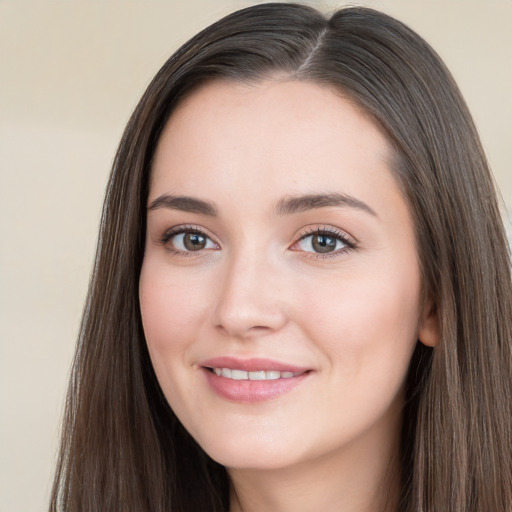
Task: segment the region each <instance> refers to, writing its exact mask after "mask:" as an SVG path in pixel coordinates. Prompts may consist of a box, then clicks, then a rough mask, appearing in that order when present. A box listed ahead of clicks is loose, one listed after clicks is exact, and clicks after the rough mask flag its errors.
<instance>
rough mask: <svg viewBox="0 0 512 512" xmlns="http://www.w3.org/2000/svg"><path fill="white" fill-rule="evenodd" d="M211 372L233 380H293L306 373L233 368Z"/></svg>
mask: <svg viewBox="0 0 512 512" xmlns="http://www.w3.org/2000/svg"><path fill="white" fill-rule="evenodd" d="M209 370H210V371H211V372H213V373H215V375H217V376H218V377H225V378H226V379H232V380H278V379H292V378H293V377H298V376H299V375H301V374H302V373H304V372H290V371H283V372H281V371H276V370H257V371H250V372H249V371H245V370H238V369H234V368H233V369H232V368H209Z"/></svg>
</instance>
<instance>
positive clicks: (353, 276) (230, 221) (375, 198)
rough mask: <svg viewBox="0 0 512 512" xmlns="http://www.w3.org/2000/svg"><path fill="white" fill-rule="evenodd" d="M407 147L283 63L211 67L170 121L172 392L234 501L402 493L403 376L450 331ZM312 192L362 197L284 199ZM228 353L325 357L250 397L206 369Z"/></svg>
mask: <svg viewBox="0 0 512 512" xmlns="http://www.w3.org/2000/svg"><path fill="white" fill-rule="evenodd" d="M391 159H392V154H391V150H390V147H389V144H388V142H387V141H386V139H385V137H384V136H383V134H382V133H381V132H380V131H379V129H378V128H377V127H376V126H375V124H374V123H373V122H372V121H371V120H370V119H369V118H368V117H367V116H365V115H364V114H363V113H361V111H360V110H358V109H357V108H356V107H355V106H354V105H353V104H352V103H351V102H350V101H349V100H348V99H346V98H343V97H341V96H340V95H339V94H337V93H336V92H335V91H333V90H331V89H329V88H327V87H324V86H319V85H316V84H313V83H307V82H299V81H294V80H286V79H277V78H276V79H269V80H267V81H265V82H263V83H259V84H256V85H253V86H248V85H242V84H235V83H226V82H213V83H209V84H207V85H205V86H203V87H202V88H201V89H199V90H198V91H196V92H195V93H194V94H193V95H191V96H190V97H188V98H187V99H186V100H185V101H184V102H182V103H181V104H180V105H179V107H178V108H177V110H176V111H175V112H174V113H173V115H172V117H171V119H170V121H169V122H168V124H167V126H166V128H165V130H164V132H163V134H162V136H161V139H160V141H159V144H158V147H157V151H156V155H155V159H154V164H153V169H152V176H151V183H150V192H149V199H148V206H151V205H153V206H154V207H152V208H151V207H150V208H149V209H148V219H147V239H146V248H145V256H144V261H143V266H142V271H141V276H140V303H141V312H142V318H143V325H144V330H145V334H146V338H147V343H148V348H149V352H150V356H151V359H152V362H153V365H154V369H155V372H156V375H157V377H158V380H159V382H160V385H161V387H162V389H163V391H164V393H165V396H166V397H167V400H168V401H169V403H170V405H171V407H172V408H173V410H174V411H175V413H176V414H177V416H178V417H179V418H180V420H181V421H182V423H183V424H184V426H185V427H186V428H187V430H188V431H189V432H190V433H191V435H192V436H193V437H194V438H195V439H196V440H197V441H198V442H199V444H200V445H201V446H202V447H203V449H204V450H205V451H206V452H207V453H208V454H209V455H210V456H211V457H212V458H213V459H215V460H217V461H218V462H220V463H221V464H224V465H225V466H226V467H227V468H228V472H229V475H230V477H231V481H232V500H231V501H232V507H231V510H232V511H239V510H243V511H252V510H254V511H256V510H257V511H259V512H262V511H273V512H276V511H280V512H285V511H288V510H290V511H292V510H293V511H294V512H297V511H307V510H332V504H333V503H336V504H337V505H336V507H337V508H336V509H337V510H343V511H345V512H350V511H353V512H355V511H357V512H363V511H368V512H370V511H372V512H375V511H377V510H393V509H394V508H395V507H396V490H397V485H398V478H397V477H398V472H397V470H398V468H397V465H396V455H397V446H398V440H399V430H400V425H401V408H402V404H403V383H404V378H405V375H406V372H407V368H408V364H409V361H410V358H411V355H412V351H413V349H414V347H415V344H416V342H417V340H418V338H420V339H421V340H422V341H424V342H426V343H433V342H434V340H435V337H436V332H435V319H434V318H433V317H432V314H431V313H430V310H429V308H428V307H427V305H424V304H422V303H421V300H420V295H421V293H420V292H421V282H420V270H419V265H418V259H417V253H416V247H415V239H414V229H413V226H412V223H411V217H410V212H409V209H408V206H407V203H406V201H405V199H404V197H403V195H402V193H401V192H400V190H399V188H398V186H397V184H396V182H395V180H394V178H393V176H392V173H391V170H390V165H389V162H390V161H391ZM165 194H168V195H169V194H172V195H173V196H190V197H193V198H198V199H200V200H203V201H207V202H208V203H209V204H211V205H212V206H213V207H214V208H215V210H216V215H215V216H212V215H206V214H205V212H202V213H201V212H197V211H183V209H181V208H182V207H183V205H181V206H180V207H179V208H178V207H176V204H174V205H171V204H170V203H168V204H167V205H165V204H157V205H154V201H155V200H156V199H158V198H161V197H162V196H163V195H165ZM312 194H344V195H349V196H350V197H351V198H352V199H353V201H351V202H349V204H337V205H330V206H325V207H314V208H308V207H306V206H305V207H304V209H302V210H300V211H294V212H291V213H290V212H288V213H283V212H276V208H277V206H278V205H279V204H282V201H283V200H286V199H287V198H290V197H295V196H304V195H312ZM280 202H281V203H280ZM363 203H364V205H363ZM316 206H318V205H316ZM210 213H212V212H210ZM180 226H181V227H182V228H183V229H185V230H187V229H188V230H189V231H190V229H191V227H193V229H194V230H195V231H201V232H202V233H204V236H207V237H208V238H205V239H204V240H206V241H207V243H206V245H205V246H204V249H202V250H199V251H193V250H187V247H186V246H184V245H183V244H182V242H183V235H174V236H173V237H172V236H171V237H169V236H167V237H166V233H167V235H168V231H169V229H170V228H175V227H176V228H179V227H180ZM315 230H316V231H318V230H328V231H329V236H330V237H331V238H330V242H331V243H333V244H335V246H334V250H333V251H331V252H328V253H320V254H319V253H317V252H315V251H316V249H315V247H318V246H314V245H312V242H313V235H311V233H312V232H315ZM331 232H334V233H331ZM343 239H345V240H346V241H347V243H345V242H343ZM348 244H350V245H353V247H349V245H348ZM324 256H325V257H324ZM219 356H233V357H237V358H240V359H247V358H251V357H264V358H267V359H272V360H274V361H279V362H283V363H288V364H293V365H296V366H300V367H304V368H307V369H308V374H307V378H305V379H303V380H302V381H301V382H300V383H299V384H298V385H296V386H295V387H294V388H293V389H291V390H290V391H288V392H287V393H284V394H282V395H278V396H277V397H274V398H272V399H269V400H265V401H262V402H256V403H240V402H236V401H232V400H228V399H226V398H224V397H221V396H219V395H218V394H216V393H215V392H214V391H213V390H212V388H211V387H210V386H209V384H208V382H207V379H206V378H205V370H204V368H202V363H203V362H204V361H206V360H207V359H210V358H213V357H219Z"/></svg>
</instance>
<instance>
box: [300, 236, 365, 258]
mask: <svg viewBox="0 0 512 512" xmlns="http://www.w3.org/2000/svg"><path fill="white" fill-rule="evenodd" d="M293 247H294V248H293V250H300V251H304V252H310V253H315V254H327V253H338V252H339V253H342V252H344V251H345V250H348V249H351V248H353V247H355V245H354V243H353V242H351V241H350V240H349V239H348V238H347V237H346V236H345V235H344V234H342V233H339V234H338V233H331V232H330V231H320V230H319V231H317V232H315V233H311V234H309V235H305V236H303V237H302V238H301V239H300V240H299V241H298V242H297V243H296V244H295V245H294V246H293Z"/></svg>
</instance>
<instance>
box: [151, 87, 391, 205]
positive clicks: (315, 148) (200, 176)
mask: <svg viewBox="0 0 512 512" xmlns="http://www.w3.org/2000/svg"><path fill="white" fill-rule="evenodd" d="M391 156H392V154H391V149H390V145H389V144H388V142H387V140H386V138H385V137H384V135H383V134H382V133H381V131H380V129H379V128H378V127H377V125H376V124H375V123H373V122H372V121H371V120H370V118H369V116H367V115H365V114H364V113H362V112H361V110H360V109H359V108H358V107H357V106H355V105H354V103H353V102H352V101H350V100H349V99H347V98H345V97H342V96H341V95H340V94H339V93H338V92H337V91H335V90H333V89H332V88H330V87H327V86H322V85H318V84H315V83H311V82H303V81H295V80H267V81H265V82H262V83H258V84H254V85H246V84H240V83H233V82H225V81H215V82H211V83H208V84H206V85H204V86H202V87H201V88H200V89H198V90H197V91H195V92H194V93H193V94H192V95H190V96H189V97H187V98H186V99H185V100H183V101H182V102H181V103H180V104H179V105H178V107H177V109H176V110H175V111H174V113H173V114H172V116H171V118H170V120H169V121H168V123H167V125H166V127H165V129H164V131H163V133H162V136H161V138H160V140H159V143H158V146H157V151H156V154H155V158H154V163H153V169H152V179H151V189H150V195H151V196H152V197H153V198H154V197H155V196H157V195H158V194H162V193H169V191H170V190H173V189H179V193H182V194H188V195H197V194H202V193H208V194H215V193H217V192H218V193H224V195H227V196H228V197H229V198H233V195H232V194H236V195H237V196H240V197H242V196H245V195H247V199H250V198H251V197H254V196H255V195H257V194H258V193H261V194H262V195H263V196H264V197H265V198H269V199H271V197H272V196H275V197H274V199H276V200H277V198H278V197H280V196H281V195H282V194H283V193H284V194H301V193H310V192H312V191H313V192H319V191H322V192H325V191H328V190H327V189H329V191H331V189H336V190H335V191H337V192H343V193H349V194H355V193H356V192H357V193H358V194H361V193H363V195H364V194H365V193H366V192H364V189H365V188H366V189H368V190H371V189H375V188H376V187H377V188H379V187H381V188H382V186H383V184H385V183H386V184H387V185H388V186H391V187H395V183H394V179H393V177H392V175H391V172H390V170H389V161H390V160H391ZM221 195H222V194H221Z"/></svg>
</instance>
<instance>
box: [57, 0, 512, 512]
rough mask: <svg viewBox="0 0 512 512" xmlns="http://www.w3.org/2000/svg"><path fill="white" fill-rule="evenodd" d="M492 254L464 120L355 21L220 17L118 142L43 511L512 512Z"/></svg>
mask: <svg viewBox="0 0 512 512" xmlns="http://www.w3.org/2000/svg"><path fill="white" fill-rule="evenodd" d="M511 305H512V293H511V287H510V270H509V257H508V250H507V244H506V239H505V235H504V230H503V227H502V224H501V221H500V215H499V209H498V206H497V201H496V195H495V191H494V187H493V181H492V177H491V174H490V171H489V168H488V165H487V163H486V160H485V157H484V155H483V151H482V149H481V146H480V143H479V140H478V136H477V134H476V131H475V128H474V126H473V123H472V120H471V117H470V115H469V113H468V111H467V108H466V106H465V104H464V102H463V100H462V98H461V96H460V94H459V92H458V90H457V87H456V85H455V84H454V82H453V80H452V78H451V76H450V74H449V72H448V71H447V70H446V68H445V67H444V65H443V64H442V63H441V61H440V59H439V57H437V56H436V54H435V53H434V52H433V51H432V50H431V49H430V47H429V46H428V45H427V44H426V43H425V42H424V41H423V40H422V39H421V38H419V36H417V35H416V34H415V33H413V32H412V31H411V30H410V29H408V28H407V27H405V26H404V25H402V24H401V23H399V22H397V21H396V20H393V19H391V18H389V17H387V16H385V15H383V14H381V13H378V12H376V11H373V10H370V9H364V8H347V9H343V10H341V11H339V12H337V13H335V14H334V15H333V16H332V17H330V18H325V17H324V16H323V15H321V14H319V13H318V12H317V11H315V10H313V9H311V8H309V7H304V6H299V5H292V4H263V5H259V6H255V7H251V8H249V9H245V10H242V11H239V12H237V13H234V14H232V15H230V16H228V17H226V18H224V19H223V20H221V21H219V22H218V23H216V24H214V25H212V26H211V27H209V28H207V29H206V30H204V31H203V32H201V33H200V34H198V35H197V36H196V37H194V38H193V39H192V40H191V41H189V42H188V43H186V44H185V45H184V46H183V47H182V48H181V49H180V50H178V51H177V52H176V54H175V55H173V56H172V57H171V58H170V59H169V61H168V62H167V63H166V64H165V65H164V66H163V67H162V69H161V70H160V71H159V72H158V74H157V75H156V77H155V78H154V80H153V81H152V83H151V84H150V85H149V87H148V89H147V91H146V93H145V94H144V96H143V98H142V99H141V101H140V103H139V105H138V107H137V108H136V110H135V112H134V114H133V116H132V118H131V120H130V122H129V123H128V126H127V128H126V131H125V133H124V135H123V138H122V141H121V144H120V147H119V150H118V154H117V156H116V159H115V163H114V167H113V172H112V176H111V180H110V184H109V187H108V191H107V197H106V200H105V207H104V212H103V222H102V228H101V233H100V242H99V246H98V253H97V258H96V263H95V268H94V273H93V277H92V282H91V286H90V292H89V298H88V302H87V307H86V310H85V314H84V319H83V323H82V330H81V336H80V340H79V346H78V350H77V356H76V360H75V364H74V369H73V376H72V382H71V385H70V390H69V395H68V406H67V414H66V418H65V423H64V431H63V441H62V448H61V456H60V461H59V466H58V470H57V475H56V480H55V485H54V491H53V498H52V504H51V509H52V510H57V509H59V507H61V508H62V509H63V510H67V511H70V510H91V511H93V510H95V511H96V510H134V511H136V510H140V511H148V510H161V511H164V510H165V511H167V510H182V511H189V510H190V511H195V510H230V511H241V510H243V511H250V510H258V511H263V510H283V511H285V510H291V509H292V508H293V509H294V510H345V511H349V510H350V511H368V510H372V511H397V510H399V511H411V512H412V511H436V512H437V511H441V510H449V511H450V512H452V511H472V512H477V511H478V512H484V511H486V512H487V511H489V510H492V511H496V512H499V511H503V512H505V511H508V510H511V509H512V471H511V465H510V460H511V455H512V454H511V446H512V443H511V441H512V440H511V432H512V425H511V423H512V420H511V418H512V414H511V412H512V411H511V405H510V392H511V369H512V368H511V366H512V365H511V343H510V340H511V333H510V329H511V327H510V319H511Z"/></svg>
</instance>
